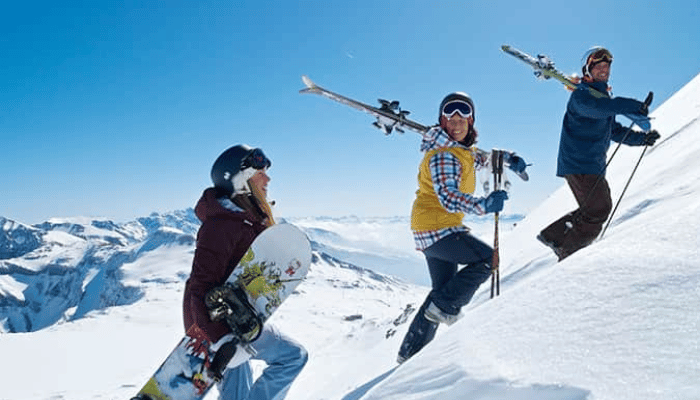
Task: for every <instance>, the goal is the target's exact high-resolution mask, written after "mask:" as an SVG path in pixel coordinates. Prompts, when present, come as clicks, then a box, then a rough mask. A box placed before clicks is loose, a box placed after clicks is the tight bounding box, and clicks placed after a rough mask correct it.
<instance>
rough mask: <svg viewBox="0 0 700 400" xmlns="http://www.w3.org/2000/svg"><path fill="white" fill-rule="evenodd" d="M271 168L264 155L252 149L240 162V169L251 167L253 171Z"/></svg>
mask: <svg viewBox="0 0 700 400" xmlns="http://www.w3.org/2000/svg"><path fill="white" fill-rule="evenodd" d="M271 166H272V161H270V159H269V158H267V157H265V154H264V153H263V151H262V150H260V149H253V151H251V152H250V154H248V155H247V156H246V157H245V158H244V159H243V161H241V169H246V168H248V167H253V168H254V169H265V168H270V167H271Z"/></svg>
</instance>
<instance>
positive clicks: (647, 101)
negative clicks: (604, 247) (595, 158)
mask: <svg viewBox="0 0 700 400" xmlns="http://www.w3.org/2000/svg"><path fill="white" fill-rule="evenodd" d="M653 100H654V92H649V94H648V95H647V98H646V99H644V105H645V106H646V107H647V108H648V107H649V106H650V105H651V102H652V101H653ZM632 125H634V123H633V124H632ZM631 131H632V126H631V125H630V127H629V129H628V130H627V133H626V134H625V137H624V138H622V141H620V143H619V144H618V145H617V147H616V148H615V151H613V153H612V155H611V156H610V160H608V163H607V164H606V165H605V168H606V169H607V167H608V165H610V161H612V158H613V157H615V153H617V150H618V149H619V148H620V145H622V142H624V141H625V139H626V138H627V135H629V133H630V132H631ZM647 147H649V146H648V145H644V150H642V154H641V155H640V156H639V160H637V164H636V165H635V166H634V169H633V170H632V174H631V175H630V177H629V179H628V180H627V183H626V184H625V188H624V189H622V193H621V194H620V198H619V199H617V203H615V207H614V208H613V210H612V212H611V213H610V217H609V218H608V222H607V223H606V224H605V228H603V231H602V232H601V233H600V237H599V238H598V240H600V239H602V238H603V235H605V231H606V230H608V226H610V222H611V221H612V219H613V216H614V215H615V211H617V207H618V206H619V205H620V202H621V201H622V196H624V195H625V192H626V191H627V187H628V186H629V184H630V182H631V181H632V177H633V176H634V174H635V172H636V171H637V167H639V163H641V162H642V158H643V157H644V153H646V151H647Z"/></svg>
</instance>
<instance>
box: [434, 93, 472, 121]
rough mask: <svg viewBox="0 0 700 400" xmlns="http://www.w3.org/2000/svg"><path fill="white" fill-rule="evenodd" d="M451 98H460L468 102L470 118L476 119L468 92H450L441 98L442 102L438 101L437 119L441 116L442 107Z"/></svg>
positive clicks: (451, 99)
mask: <svg viewBox="0 0 700 400" xmlns="http://www.w3.org/2000/svg"><path fill="white" fill-rule="evenodd" d="M453 100H462V101H464V102H466V103H467V104H469V105H470V106H471V107H472V119H473V120H474V121H476V108H474V101H473V100H472V98H471V97H469V95H468V94H466V93H464V92H454V93H450V94H448V95H447V96H445V98H444V99H442V102H440V108H438V121H440V117H441V116H442V108H443V107H445V104H447V103H449V102H451V101H453Z"/></svg>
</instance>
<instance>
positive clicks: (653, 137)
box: [642, 129, 661, 146]
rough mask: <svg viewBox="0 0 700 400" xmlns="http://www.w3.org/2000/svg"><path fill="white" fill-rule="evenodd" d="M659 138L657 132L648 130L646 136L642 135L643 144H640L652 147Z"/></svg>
mask: <svg viewBox="0 0 700 400" xmlns="http://www.w3.org/2000/svg"><path fill="white" fill-rule="evenodd" d="M660 137H661V135H659V132H657V131H656V130H655V129H652V130H650V131H649V132H647V133H646V134H644V143H642V144H643V145H645V146H653V145H654V143H656V141H657V140H658V139H659V138H660Z"/></svg>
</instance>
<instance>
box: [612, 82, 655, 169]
mask: <svg viewBox="0 0 700 400" xmlns="http://www.w3.org/2000/svg"><path fill="white" fill-rule="evenodd" d="M653 100H654V92H649V94H648V95H647V98H646V99H644V106H645V107H646V108H647V109H648V108H649V106H650V105H651V102H652V101H653ZM634 124H635V122H632V123H631V124H630V127H629V128H627V133H625V136H624V137H623V138H622V140H620V143H618V144H617V147H615V151H613V153H612V154H611V155H610V159H609V160H608V162H607V164H605V169H608V165H610V162H611V161H612V159H613V157H615V154H616V153H617V151H618V150H620V146H622V142H624V141H625V139H627V136H629V134H630V132H632V127H633V126H634Z"/></svg>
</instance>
